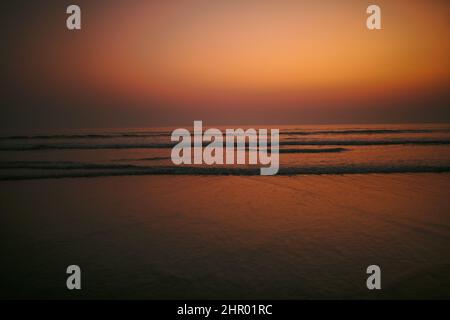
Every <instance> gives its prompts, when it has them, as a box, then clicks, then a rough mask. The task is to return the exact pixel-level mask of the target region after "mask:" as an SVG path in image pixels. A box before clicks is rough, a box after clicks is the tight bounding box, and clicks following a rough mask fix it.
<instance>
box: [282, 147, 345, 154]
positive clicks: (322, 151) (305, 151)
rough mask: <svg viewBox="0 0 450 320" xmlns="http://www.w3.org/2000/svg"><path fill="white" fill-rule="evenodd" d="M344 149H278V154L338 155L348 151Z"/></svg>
mask: <svg viewBox="0 0 450 320" xmlns="http://www.w3.org/2000/svg"><path fill="white" fill-rule="evenodd" d="M349 150H350V149H346V148H320V149H279V153H338V152H344V151H349Z"/></svg>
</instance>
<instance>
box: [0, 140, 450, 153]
mask: <svg viewBox="0 0 450 320" xmlns="http://www.w3.org/2000/svg"><path fill="white" fill-rule="evenodd" d="M448 144H450V140H441V139H398V140H304V141H302V140H297V141H291V140H287V141H280V146H376V145H448ZM174 145H175V144H174V143H120V144H119V143H116V144H56V143H52V144H21V145H19V144H14V145H8V144H6V145H0V151H32V150H67V149H80V150H81V149H87V150H88V149H165V148H172V147H173V146H174ZM205 145H206V144H205Z"/></svg>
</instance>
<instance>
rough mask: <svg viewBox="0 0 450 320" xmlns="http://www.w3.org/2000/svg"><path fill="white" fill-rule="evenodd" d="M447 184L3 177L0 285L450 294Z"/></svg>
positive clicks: (19, 294) (361, 178)
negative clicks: (376, 283)
mask: <svg viewBox="0 0 450 320" xmlns="http://www.w3.org/2000/svg"><path fill="white" fill-rule="evenodd" d="M449 191H450V174H446V173H441V174H437V173H427V174H423V173H415V174H353V175H320V176H317V175H296V176H275V177H261V176H176V175H170V176H162V175H161V176H146V177H103V178H96V179H87V178H78V179H47V180H26V181H2V182H0V195H1V201H0V211H1V213H2V214H1V228H2V241H1V242H0V247H1V252H2V256H3V257H4V259H3V262H2V264H1V265H0V275H1V278H2V279H1V283H2V286H1V290H0V297H2V298H5V297H6V298H253V299H259V298H275V299H278V298H287V299H297V298H450V274H449V272H448V270H449V267H450V255H449V251H448V248H449V246H450V210H449V208H450V199H449V197H448V194H449ZM70 264H77V265H79V266H80V267H81V269H82V290H81V291H78V292H69V291H68V290H67V289H66V288H65V281H66V273H65V269H66V267H67V266H68V265H70ZM371 264H377V265H379V266H380V267H381V269H382V290H381V291H379V292H369V291H368V290H367V289H366V278H367V275H366V268H367V266H369V265H371Z"/></svg>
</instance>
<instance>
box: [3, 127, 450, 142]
mask: <svg viewBox="0 0 450 320" xmlns="http://www.w3.org/2000/svg"><path fill="white" fill-rule="evenodd" d="M434 132H450V128H439V129H348V130H316V131H305V130H295V131H292V130H291V131H280V135H300V136H309V135H358V134H370V135H376V134H405V133H434ZM170 135H171V132H169V131H151V132H149V131H146V132H117V133H115V132H114V133H98V134H97V133H91V134H49V135H11V136H2V137H0V140H59V139H114V138H146V137H158V136H162V137H165V136H170Z"/></svg>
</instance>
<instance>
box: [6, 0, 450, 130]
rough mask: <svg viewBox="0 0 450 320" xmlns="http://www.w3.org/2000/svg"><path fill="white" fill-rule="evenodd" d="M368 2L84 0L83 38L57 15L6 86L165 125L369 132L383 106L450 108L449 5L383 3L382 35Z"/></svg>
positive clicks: (21, 44) (47, 12) (55, 10)
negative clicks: (229, 119) (306, 116)
mask: <svg viewBox="0 0 450 320" xmlns="http://www.w3.org/2000/svg"><path fill="white" fill-rule="evenodd" d="M370 3H372V2H367V1H360V0H348V1H332V0H329V1H313V0H305V1H301V0H272V1H266V0H255V1H251V0H242V1H237V0H227V1H219V0H217V1H212V0H209V1H186V0H184V1H78V4H80V6H81V8H82V28H83V29H82V30H81V31H75V32H74V31H67V30H65V21H64V19H65V17H66V15H65V12H64V11H65V8H61V7H57V6H54V5H48V6H47V7H44V8H41V9H40V10H38V11H37V13H36V11H35V14H34V17H33V19H32V22H31V23H30V22H28V23H29V24H32V26H28V27H29V28H28V29H27V28H25V27H23V26H22V27H21V29H20V30H22V31H24V32H16V38H14V40H11V44H10V45H12V46H13V47H14V48H13V49H12V50H11V51H12V52H13V54H11V56H9V62H10V63H9V64H8V71H9V72H8V75H9V76H10V77H12V78H13V79H14V81H13V82H14V85H15V86H19V85H20V86H21V87H25V88H27V90H28V91H30V92H31V93H30V94H31V95H33V94H34V95H37V96H38V97H37V98H39V99H43V103H45V101H46V100H45V99H49V100H51V101H52V103H54V104H57V103H58V102H59V101H62V100H63V99H68V100H73V101H76V102H79V103H85V104H90V105H91V106H92V108H94V111H95V110H96V109H95V108H96V107H97V106H99V107H98V111H99V112H104V110H106V109H107V107H101V106H105V105H114V108H113V109H111V110H114V111H113V112H116V111H117V112H124V110H127V111H128V112H130V113H133V112H141V113H142V115H145V114H148V115H150V114H152V112H154V113H157V114H158V115H159V116H161V117H162V118H161V119H165V120H164V121H163V122H170V116H169V115H168V114H169V113H170V114H173V113H177V112H178V113H179V114H183V115H187V117H189V111H192V116H197V115H198V116H203V117H204V118H205V119H212V121H214V122H216V123H220V120H221V119H220V118H217V119H216V118H215V117H214V114H217V115H221V114H225V113H226V112H227V111H233V112H241V113H243V114H245V116H244V117H243V119H242V120H243V121H245V122H247V123H248V122H249V121H251V119H252V117H251V114H252V113H260V114H261V112H262V113H266V115H267V117H268V118H270V117H271V115H273V114H275V113H276V112H282V113H283V114H286V119H284V120H290V119H292V116H293V115H295V116H298V117H299V119H295V121H298V122H301V121H302V119H301V114H302V113H301V112H302V110H308V112H310V113H311V112H312V113H314V112H315V113H317V116H316V117H315V118H317V121H318V122H321V120H320V119H321V118H320V115H321V114H322V113H323V112H325V111H326V112H328V111H329V110H330V109H333V108H335V109H336V108H344V110H347V109H348V108H350V109H351V110H357V111H358V112H359V113H361V115H362V116H361V121H364V119H365V117H364V115H367V116H368V115H369V114H372V113H373V112H374V111H373V110H371V109H373V108H374V100H379V101H384V102H386V101H388V102H389V104H393V103H394V102H395V103H399V105H400V107H399V112H404V111H401V110H403V109H405V108H406V106H407V105H408V103H410V102H417V100H418V99H419V100H420V99H422V100H424V101H425V102H426V99H428V97H434V98H435V99H434V100H436V99H437V100H438V103H441V104H447V103H448V95H446V92H448V89H449V83H450V81H449V80H450V72H449V71H450V65H449V56H450V44H449V41H448V39H449V38H450V37H449V36H450V22H449V17H450V6H449V4H448V3H447V2H446V1H411V0H409V1H375V2H373V3H376V4H378V5H379V6H380V7H381V9H382V27H383V30H380V31H369V30H367V29H366V27H365V21H366V17H367V14H366V12H365V11H366V8H367V6H368V4H370ZM61 12H62V14H61ZM26 30H27V31H28V32H25V31H26ZM18 57H19V58H18ZM442 95H444V97H443V98H442V97H441V96H442ZM80 97H81V98H80ZM11 99H12V100H13V101H14V97H12V98H11ZM442 99H444V100H442ZM29 100H32V99H31V98H30V99H29ZM434 100H433V101H432V102H433V103H435V101H434ZM119 101H120V106H119V103H118V102H119ZM442 101H443V102H442ZM27 102H28V100H27ZM74 103H75V102H74ZM23 104H24V102H22V104H21V105H23ZM116 104H117V105H116ZM111 108H112V107H111ZM321 108H322V109H321ZM345 108H347V109H345ZM402 108H403V109H402ZM439 108H441V109H442V106H440V107H439ZM350 109H348V110H350ZM441 109H439V112H442V110H441ZM121 110H122V111H121ZM321 110H322V113H321ZM383 110H384V109H383ZM383 110H380V113H382V112H384V111H383ZM366 111H367V112H366ZM166 112H167V113H168V114H167V115H165V113H166ZM175 118H176V117H175ZM366 118H367V117H366ZM381 118H382V117H381ZM261 119H262V120H263V121H265V120H264V118H261V115H260V116H258V117H255V121H256V122H261ZM191 120H194V119H191ZM284 120H283V117H280V121H282V122H285V121H284ZM336 120H337V121H340V122H342V121H345V119H344V120H342V119H336ZM350 120H351V121H355V120H354V119H353V120H352V119H350ZM357 120H358V119H356V121H357ZM412 120H413V119H412ZM180 121H181V119H180ZM182 121H183V122H184V121H186V122H190V120H189V119H188V118H186V119H185V118H183V119H182ZM324 121H328V122H329V121H333V119H332V118H331V119H328V118H327V119H325V120H324ZM386 121H389V119H386ZM118 125H120V124H118Z"/></svg>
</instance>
